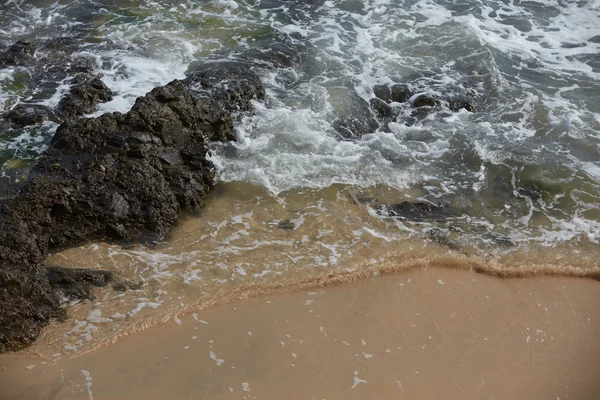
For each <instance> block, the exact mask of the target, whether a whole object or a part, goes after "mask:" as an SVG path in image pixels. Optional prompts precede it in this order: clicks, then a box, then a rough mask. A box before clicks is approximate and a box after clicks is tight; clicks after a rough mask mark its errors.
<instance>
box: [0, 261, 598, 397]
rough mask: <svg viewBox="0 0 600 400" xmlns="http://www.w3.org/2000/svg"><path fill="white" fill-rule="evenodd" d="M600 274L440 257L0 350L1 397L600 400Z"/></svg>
mask: <svg viewBox="0 0 600 400" xmlns="http://www.w3.org/2000/svg"><path fill="white" fill-rule="evenodd" d="M599 300H600V283H598V282H597V281H594V280H591V279H580V278H560V277H532V278H510V279H503V278H497V277H491V276H487V275H484V274H477V273H474V272H468V271H458V270H450V269H440V268H428V269H422V270H414V271H409V272H405V273H399V274H394V275H388V276H382V277H377V278H372V279H363V280H358V281H356V282H353V283H348V284H344V285H340V286H333V287H326V288H321V289H315V290H304V291H299V292H290V293H283V294H281V293H280V294H271V295H267V296H264V297H259V298H253V299H247V300H244V301H237V302H233V303H229V304H226V305H222V306H217V307H213V308H208V309H205V310H199V311H198V312H195V313H190V314H186V315H179V316H177V317H175V318H174V319H173V320H172V321H170V322H168V323H165V324H162V325H158V326H155V327H152V328H149V329H147V330H144V331H142V332H139V333H137V334H133V335H130V336H128V337H125V338H123V339H121V340H119V341H117V342H116V343H114V344H112V345H108V346H105V347H103V348H101V349H99V350H97V351H94V352H91V353H89V354H85V355H82V356H80V357H76V358H72V359H64V360H61V361H59V362H57V363H56V364H54V365H51V363H46V362H45V361H42V360H40V359H36V358H33V357H32V356H31V355H22V354H6V355H2V356H0V387H2V390H1V391H0V398H1V399H162V398H174V399H280V398H287V399H366V398H373V399H377V398H379V399H396V398H406V399H415V398H418V399H440V398H446V399H483V398H485V399H597V398H599V397H600V383H599V381H598V377H597V371H598V370H599V368H600V344H598V340H597V337H598V334H599V333H600V309H599V308H598V307H597V304H598V301H599Z"/></svg>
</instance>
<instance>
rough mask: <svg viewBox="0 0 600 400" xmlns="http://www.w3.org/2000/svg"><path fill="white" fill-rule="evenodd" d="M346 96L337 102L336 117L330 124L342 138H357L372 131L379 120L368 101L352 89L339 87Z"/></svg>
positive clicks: (375, 128)
mask: <svg viewBox="0 0 600 400" xmlns="http://www.w3.org/2000/svg"><path fill="white" fill-rule="evenodd" d="M340 89H341V90H340V92H341V93H342V95H345V96H346V97H345V98H343V101H341V102H339V105H338V109H336V110H335V114H337V118H336V119H335V120H334V121H333V123H332V126H333V128H334V129H335V130H336V132H337V133H338V134H339V135H340V136H341V138H342V139H346V140H352V139H358V138H360V137H361V136H362V135H364V134H367V133H373V132H375V131H376V130H377V128H378V127H379V122H377V120H376V119H375V115H374V114H373V112H372V111H371V107H370V106H369V103H367V102H366V101H364V100H363V99H362V98H360V97H359V96H358V95H357V94H356V93H354V91H352V90H348V89H345V88H340Z"/></svg>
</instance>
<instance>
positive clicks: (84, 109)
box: [57, 75, 113, 120]
mask: <svg viewBox="0 0 600 400" xmlns="http://www.w3.org/2000/svg"><path fill="white" fill-rule="evenodd" d="M74 83H75V85H74V86H73V87H71V90H69V93H68V94H67V95H66V96H65V97H63V98H62V99H61V100H60V102H59V103H58V107H57V111H58V113H59V114H60V116H61V118H62V119H63V120H71V119H74V118H78V117H81V116H82V115H85V114H91V113H93V112H94V111H96V110H97V109H98V104H100V103H106V102H107V101H111V100H112V96H113V93H112V91H111V90H110V89H109V88H108V87H107V86H106V85H105V84H104V82H102V81H101V80H100V78H99V77H94V78H92V79H90V78H89V77H88V76H86V75H83V76H80V77H79V78H78V79H77V80H76V81H75V82H74Z"/></svg>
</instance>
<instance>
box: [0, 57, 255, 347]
mask: <svg viewBox="0 0 600 400" xmlns="http://www.w3.org/2000/svg"><path fill="white" fill-rule="evenodd" d="M86 90H87V89H86ZM99 90H100V91H102V88H99ZM86 93H87V92H86ZM264 95H265V92H264V88H263V86H262V84H261V82H260V79H259V78H258V76H256V74H254V73H253V72H252V71H251V70H250V69H249V68H248V67H247V66H246V65H243V64H239V63H231V62H221V63H212V64H207V65H205V66H204V67H200V68H197V69H196V71H194V72H193V73H191V74H190V76H189V77H188V78H186V79H183V80H175V81H173V82H171V83H169V84H167V85H165V86H162V87H158V88H155V89H154V90H152V91H151V92H150V93H148V94H147V95H145V96H143V97H140V98H138V99H137V100H136V102H135V105H134V106H133V108H132V109H131V111H129V112H128V113H126V114H121V113H109V114H104V115H102V116H100V117H98V118H88V119H85V118H84V119H78V120H71V121H69V122H66V123H64V124H63V125H61V126H60V127H59V128H58V130H57V132H56V134H55V136H54V138H53V139H52V142H51V144H50V147H49V149H48V150H47V151H46V152H45V153H44V154H43V155H42V157H40V159H39V160H38V162H37V164H36V165H35V166H34V167H33V169H32V171H31V173H30V178H29V180H28V181H27V182H25V184H24V186H23V188H22V189H21V191H20V193H19V194H18V195H17V196H16V197H14V198H10V199H8V200H6V201H5V202H4V203H3V204H2V206H1V209H0V352H5V351H9V350H17V349H19V348H22V347H24V346H27V345H28V344H30V343H31V342H32V341H33V340H35V338H36V337H37V335H38V333H39V330H40V328H41V327H43V326H44V325H46V324H47V323H48V321H49V319H50V318H51V317H55V316H58V315H60V313H61V309H60V302H59V296H60V294H66V295H67V296H75V297H77V298H86V297H87V298H89V297H90V292H89V289H90V284H98V283H105V282H106V280H107V279H108V277H107V276H106V275H104V273H102V272H100V273H96V272H95V273H91V272H90V271H82V270H79V272H76V271H78V270H69V271H66V270H64V269H56V268H54V269H46V268H45V267H44V266H43V260H44V258H45V256H46V255H47V253H48V251H49V250H56V249H60V248H64V247H67V246H73V245H77V244H80V243H82V242H84V241H90V240H112V241H120V242H131V241H144V242H150V241H156V240H163V239H164V238H165V237H166V235H167V234H168V233H169V231H170V230H171V228H172V227H173V226H174V225H175V224H176V223H177V222H178V220H179V216H180V214H181V213H182V212H190V211H194V210H197V209H198V208H199V207H200V206H201V205H202V204H203V202H204V199H205V197H206V194H207V192H208V190H209V189H210V187H211V186H212V184H213V179H214V172H213V167H212V165H211V163H210V162H209V161H208V160H207V159H206V154H207V151H208V150H207V145H208V142H210V141H218V140H233V139H234V138H235V132H234V118H235V114H236V113H237V112H240V111H250V110H251V109H252V105H251V102H252V100H260V99H263V98H264ZM86 96H87V95H85V96H83V97H85V98H86V99H88V100H89V98H87V97H86ZM91 96H93V95H91ZM86 101H87V100H86ZM86 104H91V102H89V103H86ZM70 115H74V114H70ZM98 274H99V275H98Z"/></svg>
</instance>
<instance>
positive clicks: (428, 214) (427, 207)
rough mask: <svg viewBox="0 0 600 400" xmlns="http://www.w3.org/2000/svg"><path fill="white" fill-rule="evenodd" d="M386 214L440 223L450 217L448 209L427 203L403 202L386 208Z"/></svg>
mask: <svg viewBox="0 0 600 400" xmlns="http://www.w3.org/2000/svg"><path fill="white" fill-rule="evenodd" d="M384 212H385V213H386V214H387V215H389V216H390V217H395V218H401V219H408V220H412V221H418V222H425V221H440V220H445V219H446V218H448V217H449V215H450V213H449V210H448V207H447V206H445V205H436V204H433V203H426V202H422V201H421V202H410V201H403V202H402V203H398V204H390V205H386V206H384Z"/></svg>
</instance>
